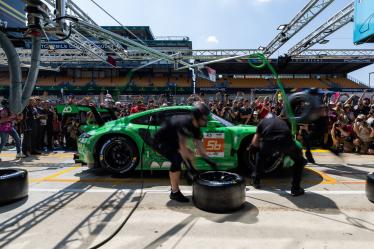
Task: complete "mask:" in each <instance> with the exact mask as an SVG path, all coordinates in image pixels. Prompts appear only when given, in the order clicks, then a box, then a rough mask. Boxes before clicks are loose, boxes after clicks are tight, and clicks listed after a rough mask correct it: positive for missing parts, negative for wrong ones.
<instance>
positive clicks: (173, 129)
mask: <svg viewBox="0 0 374 249" xmlns="http://www.w3.org/2000/svg"><path fill="white" fill-rule="evenodd" d="M209 114H210V110H209V108H208V106H207V105H206V104H204V103H202V102H200V103H197V104H195V106H194V108H193V111H192V115H183V116H175V117H172V118H171V119H169V120H166V121H165V122H164V123H163V124H162V125H161V127H160V129H159V130H158V131H157V132H156V134H155V136H154V139H153V148H154V149H155V150H156V151H157V152H158V153H160V154H161V155H162V156H164V157H165V158H166V159H168V160H169V161H170V162H171V166H170V171H169V177H170V183H171V193H170V199H172V200H175V201H178V202H188V201H189V200H188V198H186V197H185V196H184V195H183V194H182V193H181V191H180V189H179V182H180V175H181V164H182V162H183V161H185V162H192V161H193V160H194V158H195V155H194V153H193V151H191V150H190V149H189V148H188V147H187V138H193V139H194V142H195V145H196V149H197V152H198V153H199V154H200V155H201V157H202V158H203V159H204V160H205V161H206V162H207V163H208V164H209V165H210V166H211V167H212V168H216V167H217V165H216V163H215V162H213V161H212V160H211V159H210V158H209V157H208V155H207V154H206V151H205V148H204V145H203V143H202V134H201V131H200V128H201V127H205V126H206V124H207V121H208V116H209ZM189 166H190V167H191V166H192V165H191V163H189Z"/></svg>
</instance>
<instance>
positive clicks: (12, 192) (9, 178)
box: [0, 169, 29, 205]
mask: <svg viewBox="0 0 374 249" xmlns="http://www.w3.org/2000/svg"><path fill="white" fill-rule="evenodd" d="M28 193H29V183H28V177H27V171H26V170H23V169H1V170H0V204H1V205H2V204H7V203H10V202H13V201H17V200H19V199H22V198H24V197H27V196H28Z"/></svg>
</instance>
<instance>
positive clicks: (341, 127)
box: [331, 115, 354, 153]
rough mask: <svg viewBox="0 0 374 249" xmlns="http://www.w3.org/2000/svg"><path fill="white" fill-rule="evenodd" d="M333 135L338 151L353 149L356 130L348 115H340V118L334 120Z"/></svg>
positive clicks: (346, 151)
mask: <svg viewBox="0 0 374 249" xmlns="http://www.w3.org/2000/svg"><path fill="white" fill-rule="evenodd" d="M331 137H332V141H333V147H334V149H336V150H337V151H338V152H341V151H344V152H345V153H350V152H352V151H353V147H354V146H353V139H354V131H353V127H352V126H351V125H350V124H349V120H348V117H347V116H346V115H340V116H339V118H338V120H337V121H336V122H334V124H333V126H332V129H331Z"/></svg>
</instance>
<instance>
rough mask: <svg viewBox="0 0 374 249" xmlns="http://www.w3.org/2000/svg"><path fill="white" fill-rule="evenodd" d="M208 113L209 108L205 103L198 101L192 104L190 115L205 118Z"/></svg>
mask: <svg viewBox="0 0 374 249" xmlns="http://www.w3.org/2000/svg"><path fill="white" fill-rule="evenodd" d="M209 114H210V109H209V107H208V106H207V105H206V104H205V103H203V102H199V103H196V104H194V107H193V110H192V115H193V116H194V117H195V118H196V119H202V118H204V117H205V119H206V118H207V117H208V116H209Z"/></svg>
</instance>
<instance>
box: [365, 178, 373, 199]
mask: <svg viewBox="0 0 374 249" xmlns="http://www.w3.org/2000/svg"><path fill="white" fill-rule="evenodd" d="M365 189H366V196H367V198H368V199H369V201H371V202H373V203H374V173H372V174H368V176H367V178H366V188H365Z"/></svg>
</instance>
